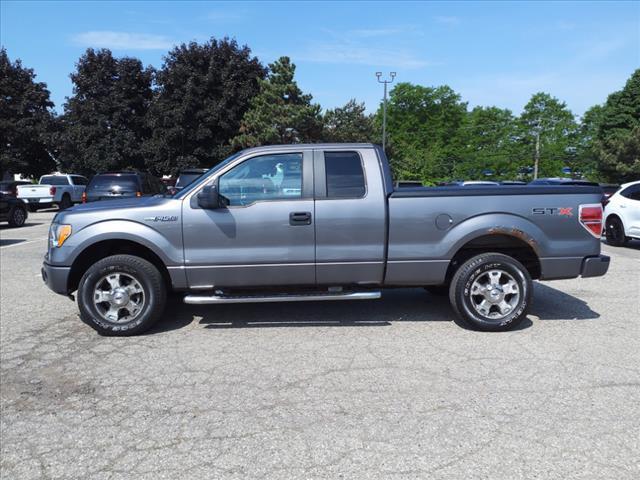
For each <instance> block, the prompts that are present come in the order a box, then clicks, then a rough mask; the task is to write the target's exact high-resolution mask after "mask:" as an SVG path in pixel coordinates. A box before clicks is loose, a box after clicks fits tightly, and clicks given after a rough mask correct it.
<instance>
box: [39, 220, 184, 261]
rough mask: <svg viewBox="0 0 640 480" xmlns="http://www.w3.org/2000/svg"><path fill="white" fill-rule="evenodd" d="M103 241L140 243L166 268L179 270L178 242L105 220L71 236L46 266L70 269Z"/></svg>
mask: <svg viewBox="0 0 640 480" xmlns="http://www.w3.org/2000/svg"><path fill="white" fill-rule="evenodd" d="M174 233H176V232H174ZM174 236H175V235H174ZM176 238H178V237H176ZM180 238H181V236H180ZM105 240H128V241H131V242H135V243H139V244H140V245H143V246H144V247H147V248H148V249H149V250H151V251H152V252H153V253H155V254H156V255H157V256H158V257H159V258H160V259H162V261H163V262H164V264H165V265H167V266H179V265H182V264H183V261H184V257H183V250H182V243H181V241H180V242H177V241H175V242H171V241H170V240H169V236H168V235H167V234H166V233H160V232H158V231H157V230H155V229H154V228H151V227H150V226H147V225H143V224H141V223H138V222H133V221H128V220H106V221H103V222H98V223H93V224H91V225H88V226H86V227H84V228H83V229H82V230H80V231H78V232H73V233H72V235H71V236H70V237H69V239H68V240H67V241H66V242H65V244H64V245H63V246H62V247H60V248H53V249H51V250H50V255H49V263H51V264H52V265H64V266H71V265H72V264H73V262H74V260H75V259H76V258H77V257H78V256H79V255H80V254H81V253H82V252H83V251H84V250H86V249H87V248H88V247H90V246H91V245H94V244H96V243H98V242H102V241H105Z"/></svg>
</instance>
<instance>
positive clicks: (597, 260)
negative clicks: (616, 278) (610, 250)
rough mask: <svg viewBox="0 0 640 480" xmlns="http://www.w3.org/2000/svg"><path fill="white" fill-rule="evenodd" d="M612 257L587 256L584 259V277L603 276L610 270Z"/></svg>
mask: <svg viewBox="0 0 640 480" xmlns="http://www.w3.org/2000/svg"><path fill="white" fill-rule="evenodd" d="M610 262H611V257H609V256H607V255H598V256H597V257H587V258H585V259H584V260H583V261H582V276H583V277H601V276H602V275H604V274H605V273H607V270H609V263H610Z"/></svg>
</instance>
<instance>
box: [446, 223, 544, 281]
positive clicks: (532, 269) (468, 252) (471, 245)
mask: <svg viewBox="0 0 640 480" xmlns="http://www.w3.org/2000/svg"><path fill="white" fill-rule="evenodd" d="M484 252H497V253H502V254H504V255H509V256H510V257H513V258H515V259H516V260H518V261H519V262H520V263H522V265H524V266H525V268H526V269H527V271H528V272H529V275H531V278H533V279H536V278H540V273H541V268H540V260H539V259H538V255H537V254H536V252H535V250H534V249H533V248H532V247H531V245H529V244H528V243H527V242H525V241H524V240H521V239H519V238H516V237H512V236H510V235H483V236H481V237H477V238H474V239H473V240H471V241H469V242H467V243H465V244H464V245H463V246H462V247H461V248H460V249H459V250H458V251H457V252H456V254H455V255H454V256H453V258H452V259H451V262H450V263H449V268H448V269H447V275H446V279H447V283H449V282H450V281H451V277H453V275H454V274H455V272H456V270H457V269H458V267H459V266H460V265H461V264H462V263H464V262H465V261H467V260H468V259H469V258H471V257H474V256H476V255H479V254H481V253H484Z"/></svg>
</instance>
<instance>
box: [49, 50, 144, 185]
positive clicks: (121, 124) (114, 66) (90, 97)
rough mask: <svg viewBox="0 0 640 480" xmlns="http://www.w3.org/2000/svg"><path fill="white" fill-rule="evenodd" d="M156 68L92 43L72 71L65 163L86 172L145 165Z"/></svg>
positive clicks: (65, 118)
mask: <svg viewBox="0 0 640 480" xmlns="http://www.w3.org/2000/svg"><path fill="white" fill-rule="evenodd" d="M152 75H153V70H152V69H151V68H144V67H143V65H142V62H140V60H138V59H136V58H120V59H118V58H114V57H113V55H112V54H111V52H110V51H109V50H106V49H102V50H93V49H91V48H90V49H88V50H87V51H86V52H85V54H84V55H83V56H82V57H80V59H79V61H78V63H77V65H76V71H75V72H74V73H72V74H71V80H72V82H73V95H72V96H71V97H70V98H68V99H67V102H66V104H65V106H64V115H63V116H62V118H61V119H60V122H61V130H62V131H61V134H60V164H61V165H62V166H63V168H64V169H66V170H69V171H74V172H81V173H85V174H92V173H95V172H99V171H105V170H121V169H129V168H133V169H143V168H144V166H145V161H144V150H143V143H144V141H145V139H146V138H147V136H148V131H147V129H146V127H145V116H146V114H147V110H148V108H149V104H150V102H151V97H152V90H151V81H152Z"/></svg>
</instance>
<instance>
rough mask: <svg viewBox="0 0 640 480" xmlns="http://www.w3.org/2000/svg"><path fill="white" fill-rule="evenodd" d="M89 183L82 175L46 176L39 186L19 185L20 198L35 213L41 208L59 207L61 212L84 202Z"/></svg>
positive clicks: (41, 178)
mask: <svg viewBox="0 0 640 480" xmlns="http://www.w3.org/2000/svg"><path fill="white" fill-rule="evenodd" d="M87 183H89V180H87V179H86V178H85V177H83V176H82V175H44V176H42V177H40V183H39V184H38V185H32V184H29V185H19V186H18V198H20V199H22V200H23V201H25V202H26V203H27V204H28V205H29V210H31V211H32V212H35V211H36V210H38V209H39V208H49V207H51V206H52V205H58V207H59V208H60V210H64V209H65V208H69V207H71V206H72V205H73V204H74V203H79V202H80V201H81V200H82V192H84V189H85V187H86V186H87Z"/></svg>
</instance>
